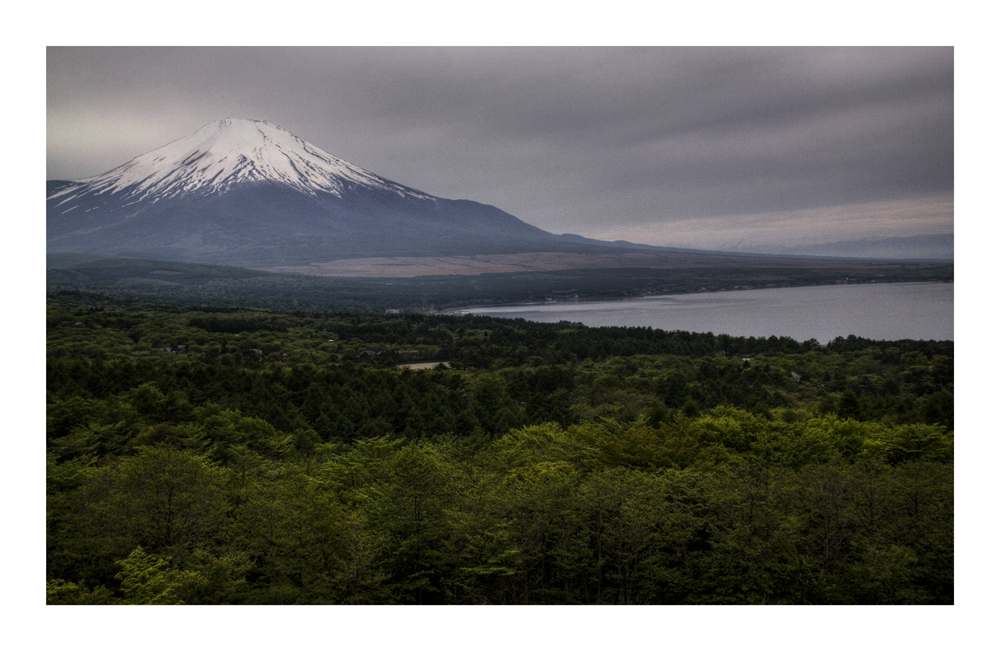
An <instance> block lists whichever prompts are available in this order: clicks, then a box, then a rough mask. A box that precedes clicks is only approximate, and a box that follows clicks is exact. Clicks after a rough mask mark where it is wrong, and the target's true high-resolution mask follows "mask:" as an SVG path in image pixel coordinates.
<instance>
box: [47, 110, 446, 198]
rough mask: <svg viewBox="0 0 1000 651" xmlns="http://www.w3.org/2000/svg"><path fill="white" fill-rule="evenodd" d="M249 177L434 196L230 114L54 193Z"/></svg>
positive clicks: (309, 188)
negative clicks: (228, 116)
mask: <svg viewBox="0 0 1000 651" xmlns="http://www.w3.org/2000/svg"><path fill="white" fill-rule="evenodd" d="M248 183H276V184H279V185H282V186H285V187H289V188H292V189H295V190H297V191H299V192H302V193H304V194H308V195H312V196H316V195H317V194H319V193H327V194H333V195H336V196H342V195H343V193H344V192H345V191H348V190H350V189H352V188H361V189H367V190H376V191H379V192H390V193H392V194H396V195H400V196H403V197H407V196H409V197H415V198H421V199H431V198H433V197H431V196H430V195H427V194H424V193H422V192H418V191H416V190H413V189H411V188H407V187H406V186H403V185H400V184H398V183H394V182H392V181H389V180H387V179H383V178H382V177H380V176H377V175H375V174H372V173H371V172H368V171H366V170H363V169H361V168H360V167H357V166H355V165H352V164H350V163H348V162H346V161H343V160H341V159H339V158H337V157H336V156H333V155H331V154H328V153H327V152H325V151H323V150H322V149H320V148H319V147H317V146H315V145H312V144H310V143H308V142H306V141H305V140H303V139H302V138H299V137H298V136H296V135H294V134H292V133H290V132H288V131H286V130H285V129H282V128H281V127H279V126H277V125H274V124H271V123H270V122H266V121H263V120H247V119H239V118H224V119H221V120H215V121H214V122H210V123H208V124H206V125H205V126H203V127H201V128H200V129H198V130H197V131H195V132H194V133H193V134H191V135H190V136H187V137H185V138H181V139H179V140H175V141H174V142H172V143H170V144H168V145H165V146H163V147H160V148H159V149H156V150H154V151H151V152H149V153H147V154H143V155H141V156H137V157H136V158H133V159H132V160H131V161H129V162H128V163H125V164H124V165H122V166H120V167H117V168H115V169H113V170H111V171H109V172H105V173H104V174H99V175H97V176H93V177H90V178H86V179H81V180H80V181H77V182H76V183H74V184H72V185H69V186H67V187H65V188H63V189H61V190H60V191H58V192H56V193H54V194H53V195H50V197H49V199H56V200H58V202H57V204H56V205H58V206H63V205H65V206H66V208H65V209H66V210H68V209H71V204H72V202H73V199H74V198H81V197H83V196H84V195H108V194H110V195H112V196H115V195H117V196H119V197H127V198H128V199H129V200H134V201H140V200H141V201H153V202H155V201H158V200H160V199H165V198H172V197H178V196H184V195H204V194H214V193H219V192H226V191H228V190H230V189H232V188H233V187H234V186H237V185H242V184H248Z"/></svg>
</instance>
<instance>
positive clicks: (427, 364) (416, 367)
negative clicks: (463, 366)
mask: <svg viewBox="0 0 1000 651" xmlns="http://www.w3.org/2000/svg"><path fill="white" fill-rule="evenodd" d="M439 364H441V365H443V366H444V367H445V368H451V364H449V363H448V362H420V363H419V364H400V365H399V366H397V367H396V368H398V369H404V368H409V369H413V370H414V371H426V370H427V369H429V368H437V367H438V365H439Z"/></svg>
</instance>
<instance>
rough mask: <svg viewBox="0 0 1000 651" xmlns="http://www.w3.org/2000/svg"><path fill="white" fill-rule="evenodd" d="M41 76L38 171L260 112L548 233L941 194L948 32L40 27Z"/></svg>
mask: <svg viewBox="0 0 1000 651" xmlns="http://www.w3.org/2000/svg"><path fill="white" fill-rule="evenodd" d="M47 90H48V124H47V128H48V159H49V165H48V175H49V178H80V177H83V176H87V175H91V174H96V173H100V172H103V171H106V170H108V169H111V168H112V167H115V166H117V165H120V164H121V163H124V162H125V161H127V160H128V159H130V158H131V157H133V156H136V155H138V154H141V153H144V152H146V151H149V150H150V149H153V148H156V147H158V146H160V145H163V144H165V143H166V142H168V141H169V140H172V139H174V138H179V137H182V136H185V135H187V134H189V133H190V132H192V131H194V130H195V129H197V128H198V127H200V126H202V125H203V124H205V123H207V122H209V121H211V120H214V119H217V118H220V117H230V116H232V117H247V118H255V119H266V120H269V121H271V122H274V123H276V124H279V125H281V126H283V127H284V128H286V129H288V130H290V131H292V132H293V133H296V134H297V135H299V136H301V137H303V138H305V139H306V140H308V141H310V142H313V143H314V144H316V145H318V146H320V147H322V148H324V149H326V150H327V151H329V152H330V153H332V154H334V155H336V156H339V157H341V158H344V159H346V160H349V161H351V162H353V163H356V164H358V165H361V166H362V167H365V168H366V169H369V170H371V171H373V172H375V173H377V174H380V175H382V176H385V177H388V178H390V179H392V180H395V181H398V182H401V183H405V184H407V185H410V186H413V187H416V188H419V189H421V190H424V191H426V192H430V193H432V194H437V195H439V196H444V197H449V198H468V199H474V200H477V201H483V202H485V203H491V204H494V205H497V206H499V207H500V208H502V209H504V210H506V211H508V212H510V213H512V214H514V215H517V216H518V217H520V218H522V219H524V220H525V221H528V222H530V223H533V224H536V225H538V226H541V227H542V228H546V229H548V230H551V231H554V232H580V233H587V232H597V231H599V230H602V229H604V230H607V229H609V228H616V227H620V228H623V229H625V228H627V227H631V226H635V225H644V224H645V225H655V224H670V223H673V222H677V223H685V224H690V221H691V220H692V219H699V218H711V219H713V222H712V223H713V224H718V223H720V222H719V221H718V220H719V219H720V218H724V217H726V216H727V215H728V216H734V217H736V216H739V217H740V218H744V217H745V216H746V215H767V214H776V215H777V214H779V213H781V214H785V215H787V214H788V213H789V212H790V211H801V210H809V209H819V208H832V207H837V206H856V205H861V204H864V205H869V204H871V205H879V202H882V203H885V202H897V203H896V204H893V205H914V206H915V205H917V203H919V202H920V201H928V202H931V204H933V205H939V204H940V202H941V201H942V197H945V198H950V196H951V193H952V189H953V184H954V179H953V172H952V167H953V162H954V161H953V140H954V128H953V113H954V106H953V104H954V101H953V91H954V58H953V50H952V49H951V48H50V49H49V53H48V88H47ZM900 201H905V202H909V203H906V204H899V203H898V202H900ZM914 202H916V203H914ZM931 204H928V205H931ZM917 212H921V211H919V210H918V211H917ZM938 212H939V211H935V212H934V214H938ZM828 213H829V214H831V215H835V214H837V211H828ZM865 214H868V213H865ZM923 214H928V213H927V211H923ZM782 219H784V218H782ZM871 219H873V220H878V215H877V213H874V214H872V217H871ZM887 219H888V217H887ZM914 219H916V218H914ZM886 223H893V224H897V223H899V215H898V214H895V213H894V214H893V217H892V220H891V221H887V222H886ZM946 226H950V224H946ZM844 228H845V229H847V228H850V226H849V225H848V222H846V221H845V224H844ZM631 232H642V229H633V230H632V231H631ZM658 243H664V242H658Z"/></svg>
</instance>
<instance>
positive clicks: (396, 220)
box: [46, 119, 612, 266]
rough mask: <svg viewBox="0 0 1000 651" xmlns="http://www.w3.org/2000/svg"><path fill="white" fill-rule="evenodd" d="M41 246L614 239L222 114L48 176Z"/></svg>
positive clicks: (127, 249)
mask: <svg viewBox="0 0 1000 651" xmlns="http://www.w3.org/2000/svg"><path fill="white" fill-rule="evenodd" d="M46 203H47V228H48V233H47V237H48V250H49V252H50V253H56V252H73V253H89V254H102V255H118V256H130V257H141V258H155V259H168V260H180V261H190V262H211V263H224V264H235V265H241V266H268V265H277V264H297V263H304V262H321V261H329V260H334V259H338V258H349V257H370V256H389V255H410V256H412V255H468V254H480V253H515V252H526V251H558V250H581V247H584V248H585V249H588V250H593V249H594V247H597V248H602V249H603V248H604V247H606V246H612V245H611V244H608V243H604V242H597V241H594V240H584V241H582V242H581V239H582V238H567V237H563V236H557V235H553V234H551V233H547V232H545V231H543V230H541V229H539V228H536V227H534V226H531V225H529V224H526V223H524V222H522V221H520V220H519V219H517V218H516V217H514V216H512V215H509V214H507V213H505V212H503V211H502V210H499V209H497V208H494V207H493V206H487V205H484V204H480V203H476V202H473V201H455V200H449V199H443V198H439V197H434V196H431V195H429V194H426V193H424V192H420V191H418V190H414V189H412V188H408V187H406V186H403V185H400V184H399V183H395V182H393V181H389V180H388V179H384V178H382V177H380V176H378V175H376V174H373V173H371V172H368V171H366V170H363V169H361V168H360V167H357V166H355V165H352V164H350V163H348V162H346V161H343V160H341V159H339V158H337V157H335V156H333V155H331V154H329V153H327V152H325V151H323V150H322V149H320V148H319V147H316V146H315V145H311V144H309V143H308V142H306V141H305V140H303V139H301V138H299V137H297V136H295V135H293V134H291V133H289V132H288V131H285V130H284V129H282V128H280V127H278V126H275V125H273V124H270V123H268V122H263V121H256V120H238V119H224V120H217V121H215V122H212V123H211V124H207V125H205V126H204V127H202V128H201V129H199V130H198V131H196V132H195V133H193V134H191V135H190V136H187V137H186V138H181V139H180V140H176V141H174V142H172V143H170V144H168V145H166V146H164V147H161V148H159V149H156V150H155V151H151V152H149V153H147V154H143V155H141V156H138V157H136V158H134V159H132V160H131V161H129V162H127V163H125V164H124V165H121V166H119V167H117V168H115V169H113V170H111V171H109V172H106V173H104V174H99V175H97V176H93V177H90V178H86V179H81V180H78V181H49V182H48V197H47V202H46Z"/></svg>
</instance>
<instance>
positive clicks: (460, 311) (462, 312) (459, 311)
mask: <svg viewBox="0 0 1000 651" xmlns="http://www.w3.org/2000/svg"><path fill="white" fill-rule="evenodd" d="M954 283H955V281H954V279H952V280H899V281H889V282H856V283H855V282H849V283H821V284H803V285H782V286H780V287H737V288H732V289H717V290H709V291H700V290H692V291H687V292H683V291H681V292H670V293H669V294H640V295H636V296H622V297H618V298H576V299H574V298H570V299H550V300H546V301H533V302H529V303H488V304H483V305H470V306H465V307H458V308H448V309H446V310H441V311H439V312H438V313H439V314H446V315H450V316H466V315H469V314H473V313H472V312H471V311H470V310H485V309H491V308H517V307H543V306H546V305H569V304H574V303H621V302H623V301H634V300H640V299H651V298H667V297H670V296H689V295H691V294H725V293H727V292H747V291H760V290H765V289H797V288H803V287H854V286H858V285H938V284H954ZM484 316H485V315H484ZM496 318H504V317H496Z"/></svg>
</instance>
